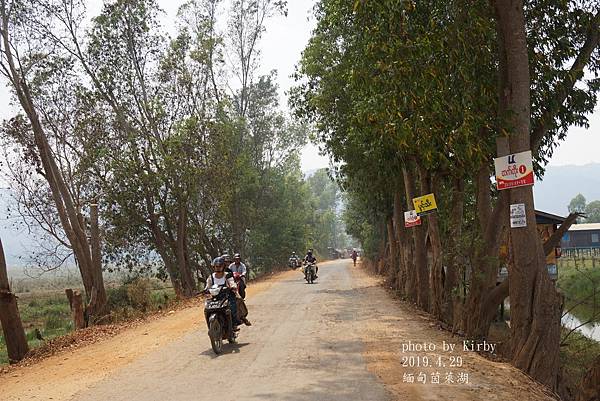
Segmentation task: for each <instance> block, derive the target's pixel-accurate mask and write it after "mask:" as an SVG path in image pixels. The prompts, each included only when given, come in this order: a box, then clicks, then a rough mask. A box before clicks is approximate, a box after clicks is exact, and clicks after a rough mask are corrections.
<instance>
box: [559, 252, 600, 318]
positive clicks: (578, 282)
mask: <svg viewBox="0 0 600 401" xmlns="http://www.w3.org/2000/svg"><path fill="white" fill-rule="evenodd" d="M580 265H583V266H582V267H578V268H575V267H564V265H563V266H562V267H561V269H560V271H559V278H558V286H559V287H560V289H561V290H562V292H563V293H564V295H565V301H566V302H565V303H566V307H567V308H571V307H573V306H575V307H574V308H573V310H572V311H571V313H572V314H573V315H575V316H576V317H577V318H578V319H580V320H582V321H587V320H590V319H591V320H593V321H600V270H598V269H596V268H593V267H592V264H591V263H589V261H588V263H585V262H584V263H581V264H580Z"/></svg>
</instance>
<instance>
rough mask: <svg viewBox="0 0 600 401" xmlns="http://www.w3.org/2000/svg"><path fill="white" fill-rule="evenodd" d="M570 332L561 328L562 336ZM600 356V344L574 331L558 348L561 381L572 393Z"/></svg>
mask: <svg viewBox="0 0 600 401" xmlns="http://www.w3.org/2000/svg"><path fill="white" fill-rule="evenodd" d="M569 331H570V330H568V329H566V328H564V327H563V328H562V336H563V338H564V336H565V335H566V334H567V333H568V332H569ZM598 355H600V342H598V341H594V340H592V339H590V338H587V337H586V336H584V335H583V334H581V333H579V332H578V331H574V332H573V333H571V334H570V335H569V337H568V338H567V339H566V340H565V341H564V343H563V344H562V346H561V347H560V359H561V367H562V369H563V372H562V378H563V379H562V380H564V381H566V383H565V384H566V385H567V387H569V388H570V389H571V390H572V391H573V390H575V389H576V388H577V386H578V385H579V382H580V381H581V379H582V378H583V376H584V374H585V373H586V372H587V370H588V369H589V368H590V366H592V365H593V362H594V359H595V358H596V357H597V356H598Z"/></svg>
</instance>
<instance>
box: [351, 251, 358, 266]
mask: <svg viewBox="0 0 600 401" xmlns="http://www.w3.org/2000/svg"><path fill="white" fill-rule="evenodd" d="M356 258H358V252H356V249H352V261H353V262H354V266H356Z"/></svg>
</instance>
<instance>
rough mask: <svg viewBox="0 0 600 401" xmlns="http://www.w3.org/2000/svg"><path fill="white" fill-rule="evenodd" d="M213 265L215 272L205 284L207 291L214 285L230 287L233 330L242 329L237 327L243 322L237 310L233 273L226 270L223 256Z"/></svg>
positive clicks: (215, 260) (216, 259)
mask: <svg viewBox="0 0 600 401" xmlns="http://www.w3.org/2000/svg"><path fill="white" fill-rule="evenodd" d="M212 267H213V270H214V272H213V273H212V274H211V275H210V276H208V278H207V279H206V284H205V287H204V289H205V291H208V289H209V288H211V287H212V286H213V285H218V286H225V287H227V288H229V289H230V290H231V291H229V292H228V295H227V296H228V297H229V307H230V308H231V316H232V317H233V330H234V331H239V330H240V329H239V328H238V327H237V326H239V325H240V324H241V322H240V321H239V319H238V312H237V302H236V298H237V293H238V292H237V291H238V289H237V285H236V284H235V280H234V279H233V274H232V273H226V272H225V260H224V259H223V257H217V258H215V259H214V260H213V261H212Z"/></svg>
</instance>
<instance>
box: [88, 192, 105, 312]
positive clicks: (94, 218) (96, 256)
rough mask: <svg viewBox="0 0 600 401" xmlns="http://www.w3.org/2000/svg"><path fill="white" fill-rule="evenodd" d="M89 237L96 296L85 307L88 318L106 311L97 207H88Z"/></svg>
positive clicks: (94, 205)
mask: <svg viewBox="0 0 600 401" xmlns="http://www.w3.org/2000/svg"><path fill="white" fill-rule="evenodd" d="M90 237H91V240H90V242H91V248H92V278H93V281H94V288H95V289H96V294H95V295H96V296H95V297H94V302H93V303H92V302H91V301H92V298H91V297H90V303H89V305H88V307H87V315H88V318H89V317H91V316H102V315H105V314H106V313H107V312H108V311H107V302H108V299H107V296H106V290H105V288H104V277H103V276H102V253H101V244H100V227H99V225H98V205H97V204H95V203H94V204H92V205H90Z"/></svg>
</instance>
